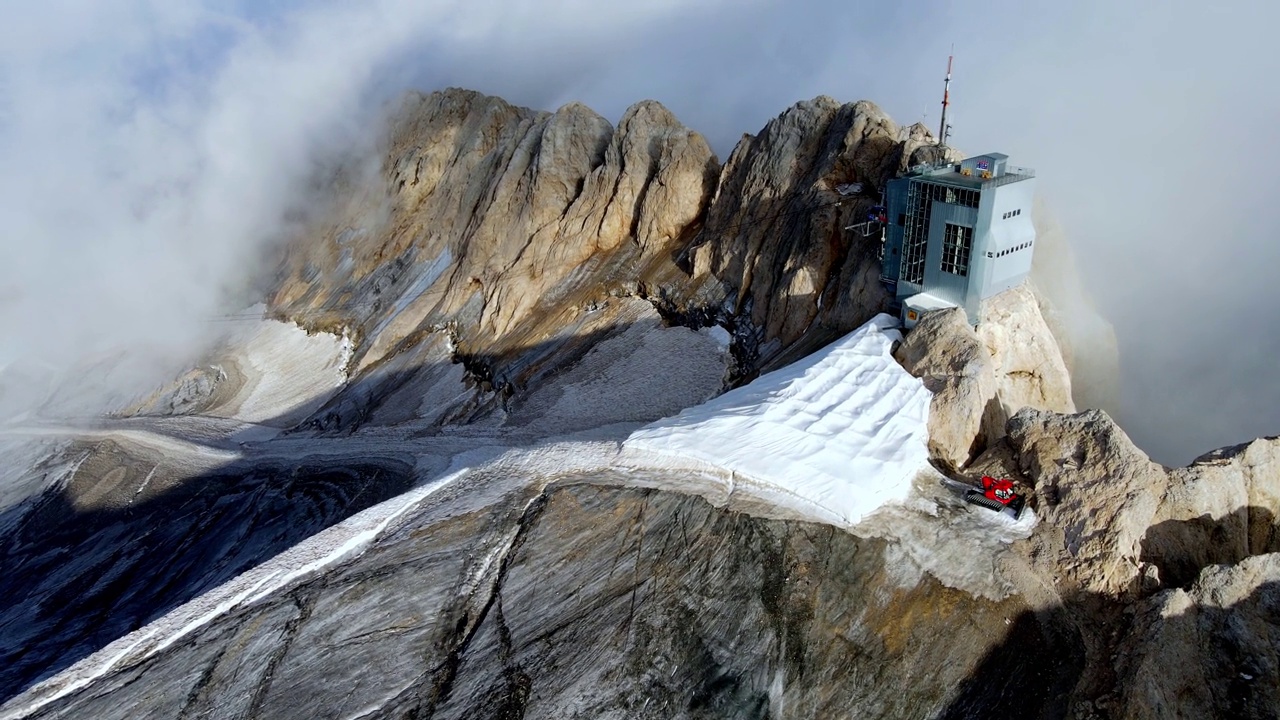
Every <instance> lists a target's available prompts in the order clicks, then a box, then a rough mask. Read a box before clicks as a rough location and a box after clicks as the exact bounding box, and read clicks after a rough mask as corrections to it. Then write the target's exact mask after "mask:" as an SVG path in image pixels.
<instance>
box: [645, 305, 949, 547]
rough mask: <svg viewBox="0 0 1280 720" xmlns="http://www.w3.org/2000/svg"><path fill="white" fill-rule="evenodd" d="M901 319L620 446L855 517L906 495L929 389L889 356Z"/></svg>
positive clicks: (876, 325)
mask: <svg viewBox="0 0 1280 720" xmlns="http://www.w3.org/2000/svg"><path fill="white" fill-rule="evenodd" d="M897 324H898V323H897V320H895V319H894V318H893V317H891V316H889V315H885V314H881V315H877V316H876V317H874V318H872V319H871V321H870V322H868V323H867V324H865V325H863V326H862V327H860V328H858V329H857V330H855V331H854V332H852V333H850V334H849V335H846V336H845V337H844V338H842V339H841V340H839V341H837V342H835V343H832V344H831V345H830V346H828V347H827V348H825V349H823V350H821V351H819V352H817V353H814V354H813V355H811V356H809V357H807V358H805V359H804V360H801V361H800V362H797V363H794V364H792V365H789V366H787V367H785V368H782V369H781V370H777V371H775V372H771V373H769V374H767V375H762V376H761V377H760V378H758V379H756V380H755V381H754V382H752V383H751V384H749V385H746V386H744V387H740V388H737V389H735V390H731V391H730V392H727V393H725V394H724V395H721V396H720V397H718V398H715V399H714V400H711V401H710V402H706V403H703V404H702V405H698V406H695V407H692V408H689V409H687V410H685V411H684V412H682V413H680V414H679V415H676V416H675V417H672V418H667V419H665V420H659V421H658V422H656V423H653V424H651V425H648V426H645V427H643V428H641V429H639V430H637V431H636V432H634V433H632V434H631V436H630V438H628V439H627V441H626V446H627V448H628V449H631V450H638V451H642V452H643V451H648V452H653V453H661V454H665V455H669V456H678V457H685V458H691V459H695V460H699V461H703V462H706V463H708V464H710V465H713V466H716V467H719V468H722V469H726V470H729V471H731V472H732V473H733V474H734V475H735V476H736V479H737V482H739V483H749V484H751V485H753V486H755V487H753V488H752V489H753V491H755V493H756V494H762V495H765V496H768V497H769V498H770V499H771V500H773V501H775V502H778V503H780V504H784V505H793V507H795V509H797V510H801V511H802V512H808V513H813V511H814V507H813V506H817V507H818V508H821V509H823V510H825V511H826V512H825V513H823V514H825V515H829V516H830V517H831V518H832V519H833V520H836V521H838V522H840V523H843V524H844V525H846V526H850V525H853V524H855V523H857V522H858V521H859V520H861V519H862V518H863V517H864V516H866V515H867V514H868V513H870V512H872V511H874V510H876V509H877V508H879V507H881V506H882V505H884V504H886V503H891V502H893V503H900V502H902V501H903V500H905V499H906V498H907V496H908V494H910V492H911V486H912V479H913V478H914V477H915V475H916V474H917V473H918V472H919V471H920V470H922V469H924V468H927V467H929V464H928V460H929V453H928V449H927V447H926V442H927V440H928V429H927V426H928V420H929V401H930V397H931V396H930V394H929V391H928V390H926V389H925V387H924V384H923V383H922V382H921V381H920V380H919V379H918V378H914V377H912V376H911V375H909V374H908V373H907V372H906V371H905V370H903V369H902V366H900V365H898V363H897V361H895V360H894V359H893V356H892V353H891V350H892V345H893V342H894V341H895V340H898V339H900V338H901V335H900V334H899V333H898V331H897V330H895V329H893V328H895V327H896V326H897ZM760 486H763V487H760ZM761 491H763V492H761ZM795 504H798V505H799V506H796V505H795Z"/></svg>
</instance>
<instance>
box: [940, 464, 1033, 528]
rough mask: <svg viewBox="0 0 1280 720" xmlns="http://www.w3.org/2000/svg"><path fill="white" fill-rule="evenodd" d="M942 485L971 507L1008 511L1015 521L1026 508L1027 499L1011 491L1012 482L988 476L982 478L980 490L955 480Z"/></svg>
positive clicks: (945, 481) (949, 480) (948, 480)
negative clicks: (957, 494)
mask: <svg viewBox="0 0 1280 720" xmlns="http://www.w3.org/2000/svg"><path fill="white" fill-rule="evenodd" d="M943 482H944V484H945V485H946V486H947V487H949V488H951V489H952V490H954V491H955V492H957V493H959V494H960V496H961V497H963V498H964V501H965V502H967V503H970V504H972V505H980V506H982V507H984V508H987V509H988V510H994V511H996V512H1003V511H1005V510H1008V511H1009V512H1010V513H1012V515H1013V518H1014V519H1015V520H1017V519H1018V518H1020V517H1022V511H1023V509H1025V508H1026V506H1027V499H1026V498H1025V497H1023V496H1022V495H1019V494H1018V493H1016V492H1014V491H1013V481H1012V480H1008V479H1004V478H1000V479H996V478H993V477H991V476H990V475H983V476H982V489H981V490H979V489H978V488H976V487H974V486H972V485H970V484H968V483H962V482H959V481H957V480H951V479H947V480H944V481H943Z"/></svg>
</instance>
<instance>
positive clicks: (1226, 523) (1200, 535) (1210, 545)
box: [1141, 506, 1280, 588]
mask: <svg viewBox="0 0 1280 720" xmlns="http://www.w3.org/2000/svg"><path fill="white" fill-rule="evenodd" d="M1276 551H1280V529H1278V528H1277V525H1276V517H1275V515H1274V514H1273V513H1272V512H1271V511H1270V510H1269V509H1267V508H1264V507H1257V506H1250V507H1244V508H1239V509H1237V510H1236V511H1235V512H1232V513H1231V514H1229V515H1227V516H1226V517H1223V518H1221V519H1220V520H1214V519H1213V518H1212V517H1210V516H1209V515H1207V514H1206V515H1201V516H1200V517H1197V518H1192V519H1191V520H1166V521H1165V522H1162V523H1158V524H1156V525H1153V526H1151V527H1150V528H1148V529H1147V534H1146V535H1145V536H1144V537H1143V539H1142V557H1141V559H1142V561H1143V562H1147V563H1151V564H1152V565H1155V566H1156V567H1157V568H1158V569H1159V571H1160V582H1161V584H1162V585H1163V586H1165V587H1180V588H1187V587H1190V586H1191V584H1192V583H1194V582H1195V580H1196V578H1197V577H1199V576H1200V571H1201V570H1203V569H1205V568H1206V567H1208V566H1210V565H1234V564H1235V563H1238V562H1240V561H1241V560H1243V559H1245V558H1247V557H1251V556H1253V555H1262V554H1264V553H1270V552H1276Z"/></svg>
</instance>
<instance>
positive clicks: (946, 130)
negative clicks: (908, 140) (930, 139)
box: [938, 55, 955, 147]
mask: <svg viewBox="0 0 1280 720" xmlns="http://www.w3.org/2000/svg"><path fill="white" fill-rule="evenodd" d="M953 57H955V56H954V55H948V56H947V79H946V80H944V81H943V85H942V124H941V125H939V126H938V144H939V145H941V146H943V147H946V145H947V136H948V135H950V134H951V127H950V126H948V125H947V106H948V105H950V104H951V59H952V58H953Z"/></svg>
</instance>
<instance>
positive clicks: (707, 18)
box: [0, 0, 1280, 463]
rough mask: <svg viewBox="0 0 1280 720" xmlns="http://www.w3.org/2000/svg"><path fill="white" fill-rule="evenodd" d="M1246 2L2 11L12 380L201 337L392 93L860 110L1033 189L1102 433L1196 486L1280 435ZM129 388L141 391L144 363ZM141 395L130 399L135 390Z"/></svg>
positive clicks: (1265, 9) (607, 108) (1263, 115)
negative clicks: (1098, 317)
mask: <svg viewBox="0 0 1280 720" xmlns="http://www.w3.org/2000/svg"><path fill="white" fill-rule="evenodd" d="M1278 15H1280V11H1277V10H1276V9H1275V8H1274V7H1273V6H1272V5H1270V4H1264V3H1262V2H1235V3H1230V4H1228V5H1226V6H1212V5H1205V4H1202V3H1191V2H1177V3H1172V4H1165V5H1162V6H1160V8H1158V9H1157V8H1149V7H1146V6H1140V5H1124V4H1114V3H1105V2H1085V3H1074V4H1070V5H1066V4H1060V5H1056V6H1026V5H1024V4H1021V3H1014V2H993V3H985V4H983V5H982V6H981V7H980V8H978V7H975V6H973V5H969V4H960V3H945V2H925V3H914V4H911V5H901V4H894V3H883V4H878V5H871V4H863V3H858V4H851V3H834V2H831V3H828V2H815V3H808V4H804V5H803V6H797V5H795V4H794V3H780V2H777V3H771V2H738V3H728V2H719V3H705V2H700V3H691V2H679V1H674V0H673V1H670V2H662V3H644V4H635V5H629V6H626V7H624V8H621V9H619V8H608V9H604V8H602V7H600V6H599V5H598V4H595V3H587V2H564V3H558V4H555V5H547V4H545V3H533V2H526V3H503V4H499V3H484V2H480V3H476V2H472V3H462V2H457V3H429V4H420V3H410V2H399V1H395V0H384V1H382V2H375V3H365V4H362V5H361V6H360V7H359V8H354V9H353V8H351V7H349V6H347V5H345V4H340V3H324V2H277V3H269V4H257V3H239V4H233V5H232V6H230V7H225V6H215V5H214V4H212V3H200V2H192V1H183V2H165V3H154V2H143V1H140V0H131V1H129V2H121V3H113V4H112V5H111V6H110V7H104V6H102V5H101V4H98V3H89V2H85V1H83V0H79V1H77V0H64V1H63V2H52V3H42V4H39V5H30V6H28V7H24V8H20V9H14V10H11V11H10V13H8V16H9V17H8V18H7V21H6V23H5V24H4V27H3V28H0V154H2V155H3V157H4V158H5V166H4V170H3V171H0V193H2V194H3V197H4V198H5V202H4V203H3V204H2V205H0V223H3V227H4V228H5V230H4V233H3V235H0V238H2V239H0V242H2V243H3V245H2V246H0V252H3V254H4V257H5V262H4V263H3V267H2V268H0V322H3V325H4V328H5V332H6V341H5V343H4V344H3V346H2V347H0V362H9V361H12V360H14V359H15V358H16V357H19V356H21V357H24V358H33V357H35V358H40V359H41V360H43V361H45V362H51V363H53V364H55V365H59V364H62V363H64V362H65V361H66V360H67V359H68V358H70V357H73V356H77V355H82V354H85V353H88V354H90V355H91V356H99V355H100V354H101V353H105V352H108V351H109V350H110V348H111V347H112V346H114V345H117V344H121V343H123V344H126V345H135V346H136V345H144V344H145V345H146V346H148V348H149V349H148V351H147V352H146V356H148V357H152V358H159V359H164V358H166V357H173V358H176V357H178V356H181V355H184V354H186V353H187V352H189V351H190V350H191V349H192V348H193V347H198V346H199V344H200V343H201V342H202V341H203V339H204V338H205V337H206V336H207V334H208V328H207V327H206V326H204V325H202V324H196V323H193V321H195V320H200V319H204V318H207V317H208V316H210V315H213V314H216V313H217V312H220V311H221V310H222V309H223V308H224V307H225V306H227V305H228V304H230V305H232V306H234V304H235V303H236V302H239V301H240V299H241V298H240V297H239V296H237V295H236V293H235V290H236V289H237V288H240V287H241V286H242V284H243V283H242V278H241V276H242V275H243V274H244V273H245V272H246V269H258V268H259V267H261V265H262V261H261V260H260V259H259V257H260V253H261V252H262V250H263V249H264V248H266V247H268V246H269V244H270V243H271V242H272V241H273V239H275V238H278V237H280V236H281V234H282V233H285V232H287V230H288V227H289V225H288V220H289V219H296V218H297V217H298V215H299V212H300V211H301V210H303V209H305V208H306V207H307V205H308V202H307V196H306V194H305V182H304V181H305V179H306V178H308V177H310V176H311V174H312V173H313V172H314V171H315V168H316V167H317V164H318V163H323V162H325V161H326V159H327V158H330V157H331V156H332V155H333V154H334V153H337V152H344V153H345V152H352V151H358V150H359V148H361V147H362V143H364V142H367V141H368V140H369V137H368V131H369V129H370V128H372V127H374V126H375V125H376V123H374V122H372V119H373V118H374V117H377V116H378V114H379V112H380V109H381V108H382V106H383V103H385V102H386V101H387V100H388V99H390V98H393V97H396V96H398V95H399V94H400V93H401V92H402V91H404V90H405V89H408V88H421V89H425V90H431V89H435V88H438V87H443V86H464V87H473V88H476V89H478V90H481V91H484V92H488V93H492V94H496V95H501V96H503V97H506V98H507V99H509V100H510V101H512V102H515V103H518V104H522V105H528V106H532V107H539V108H547V109H554V108H555V107H557V106H559V105H561V104H563V103H565V102H568V101H571V100H580V101H583V102H585V103H587V104H588V105H590V106H592V107H593V108H595V109H597V110H598V111H600V112H602V113H603V114H604V115H605V116H606V117H607V118H609V119H610V120H612V121H616V120H617V119H618V117H619V115H620V114H621V112H622V110H623V109H624V108H625V107H626V106H628V105H630V104H631V103H632V102H634V101H635V100H636V99H638V98H643V97H652V98H655V99H658V100H660V101H662V102H663V103H664V104H665V105H666V106H667V107H669V108H671V110H672V111H673V112H675V114H676V115H677V116H678V117H679V118H680V119H681V121H683V122H684V123H686V124H687V125H688V126H690V127H692V128H696V129H698V130H699V131H700V132H702V133H704V134H705V135H706V136H707V137H708V139H709V140H710V141H711V143H712V146H713V147H714V149H715V150H716V151H717V153H718V154H719V155H720V156H721V157H722V158H723V157H724V156H725V155H726V154H727V153H728V151H729V149H730V148H731V147H732V144H733V143H734V142H735V141H736V139H737V137H738V136H739V135H740V134H741V133H742V132H743V131H744V130H751V129H754V128H758V127H760V126H761V125H762V124H763V123H764V122H765V121H766V120H767V119H768V118H769V117H772V116H773V115H775V114H776V113H777V112H778V109H779V108H782V107H785V106H787V105H789V104H790V103H792V102H794V101H795V100H798V99H802V98H809V97H813V96H815V95H819V94H828V95H832V96H834V97H837V98H840V99H842V100H854V99H859V98H867V99H871V100H874V101H875V102H877V103H879V104H880V105H881V106H882V107H883V108H884V109H885V110H886V111H887V112H888V113H889V114H890V115H892V116H893V117H895V118H896V119H897V120H898V121H899V122H903V123H908V122H911V121H914V120H916V119H921V118H923V119H924V121H925V122H926V123H927V124H929V125H934V124H936V122H937V119H938V118H937V110H938V100H939V97H938V95H939V92H940V87H939V86H940V84H941V83H940V80H941V74H942V70H943V66H944V63H945V60H946V56H947V54H948V53H949V52H951V48H952V46H953V45H954V52H955V55H956V79H955V82H954V84H953V99H954V103H955V105H954V108H953V116H952V123H953V125H954V126H955V131H954V136H953V141H954V144H956V145H957V146H959V147H962V148H964V149H965V150H967V151H970V152H982V151H988V150H999V151H1003V152H1006V153H1008V154H1009V155H1010V156H1011V157H1013V158H1014V160H1015V162H1018V163H1019V164H1026V165H1030V166H1032V167H1035V168H1036V169H1037V170H1038V171H1039V176H1040V178H1041V179H1040V191H1041V194H1042V197H1043V199H1044V200H1045V201H1046V202H1047V204H1048V206H1049V208H1050V209H1051V211H1052V212H1053V214H1054V215H1055V216H1056V217H1057V219H1058V220H1059V221H1060V222H1061V223H1062V224H1063V226H1064V227H1065V229H1066V232H1067V235H1068V236H1069V238H1070V239H1071V242H1072V244H1073V246H1074V248H1075V251H1076V255H1077V259H1078V262H1079V263H1080V265H1081V267H1082V270H1083V272H1084V274H1085V279H1086V282H1087V284H1088V286H1089V288H1090V290H1091V292H1092V293H1093V294H1094V296H1095V298H1096V301H1097V303H1098V305H1099V306H1100V308H1101V310H1102V311H1103V313H1104V314H1105V315H1106V316H1108V317H1109V318H1110V319H1111V320H1112V321H1113V322H1114V324H1115V326H1116V330H1117V335H1118V336H1119V340H1120V349H1121V357H1122V365H1123V394H1122V397H1121V398H1119V399H1118V402H1116V403H1115V404H1114V405H1113V406H1112V407H1109V408H1107V409H1108V410H1110V411H1112V412H1113V413H1115V414H1117V415H1118V417H1120V419H1121V421H1122V424H1123V425H1124V427H1125V428H1126V429H1127V430H1128V431H1129V432H1130V433H1131V434H1132V435H1133V437H1134V438H1135V440H1136V441H1137V442H1138V443H1139V444H1140V445H1141V446H1142V447H1143V448H1144V449H1146V450H1147V451H1149V452H1150V453H1152V455H1153V456H1154V457H1155V458H1156V459H1158V460H1161V461H1163V462H1165V463H1182V462H1185V461H1186V460H1188V459H1190V458H1191V457H1193V456H1195V455H1198V454H1199V453H1201V452H1204V451H1207V450H1209V449H1211V448H1213V447H1217V446H1219V445H1223V444H1228V443H1233V442H1243V441H1245V440H1247V439H1249V438H1250V437H1254V436H1257V435H1266V434H1275V433H1276V432H1278V430H1277V428H1280V410H1278V409H1277V408H1280V402H1277V399H1278V396H1280V383H1278V382H1277V381H1276V380H1275V379H1274V377H1273V376H1271V374H1270V373H1269V372H1268V371H1269V370H1270V369H1271V368H1272V367H1274V358H1275V357H1276V354H1277V351H1280V339H1278V338H1280V333H1277V332H1276V329H1277V327H1278V326H1280V309H1277V308H1280V303H1277V302H1276V298H1275V297H1274V296H1275V295H1276V294H1277V293H1280V289H1277V287H1276V285H1275V284H1274V283H1272V282H1270V278H1271V275H1272V273H1273V270H1272V269H1273V268H1274V267H1276V265H1277V261H1280V248H1278V247H1277V245H1276V244H1275V243H1274V242H1271V240H1272V239H1273V238H1274V237H1275V236H1276V231H1277V227H1278V225H1280V216H1278V213H1280V209H1277V206H1276V205H1275V203H1274V202H1272V201H1271V198H1270V197H1269V195H1270V193H1269V192H1268V190H1269V188H1270V185H1271V184H1270V183H1267V182H1265V181H1261V182H1259V181H1255V180H1253V178H1259V177H1262V178H1265V177H1266V168H1267V167H1269V166H1270V165H1271V164H1273V163H1274V162H1275V160H1277V159H1278V158H1277V155H1280V152H1278V144H1277V143H1276V142H1275V141H1274V139H1273V138H1272V136H1271V128H1270V127H1269V124H1268V121H1269V120H1271V119H1273V118H1274V117H1277V116H1278V115H1280V113H1278V112H1277V111H1278V110H1280V108H1278V107H1277V105H1280V99H1277V98H1276V97H1275V95H1274V93H1269V92H1265V91H1259V90H1258V88H1259V87H1265V85H1261V84H1262V83H1265V82H1266V81H1267V80H1268V79H1269V78H1271V77H1274V76H1275V74H1276V70H1278V69H1280V68H1278V67H1277V65H1278V64H1280V63H1277V61H1276V59H1275V57H1274V56H1270V55H1267V54H1265V53H1262V52H1260V50H1259V48H1263V47H1265V46H1266V42H1265V41H1266V37H1267V34H1268V33H1269V32H1271V29H1272V28H1273V27H1274V26H1275V21H1276V20H1277V19H1278V18H1277V16H1278ZM130 367H133V365H132V364H130ZM126 379H127V378H120V379H119V382H122V383H123V382H125V380H126Z"/></svg>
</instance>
